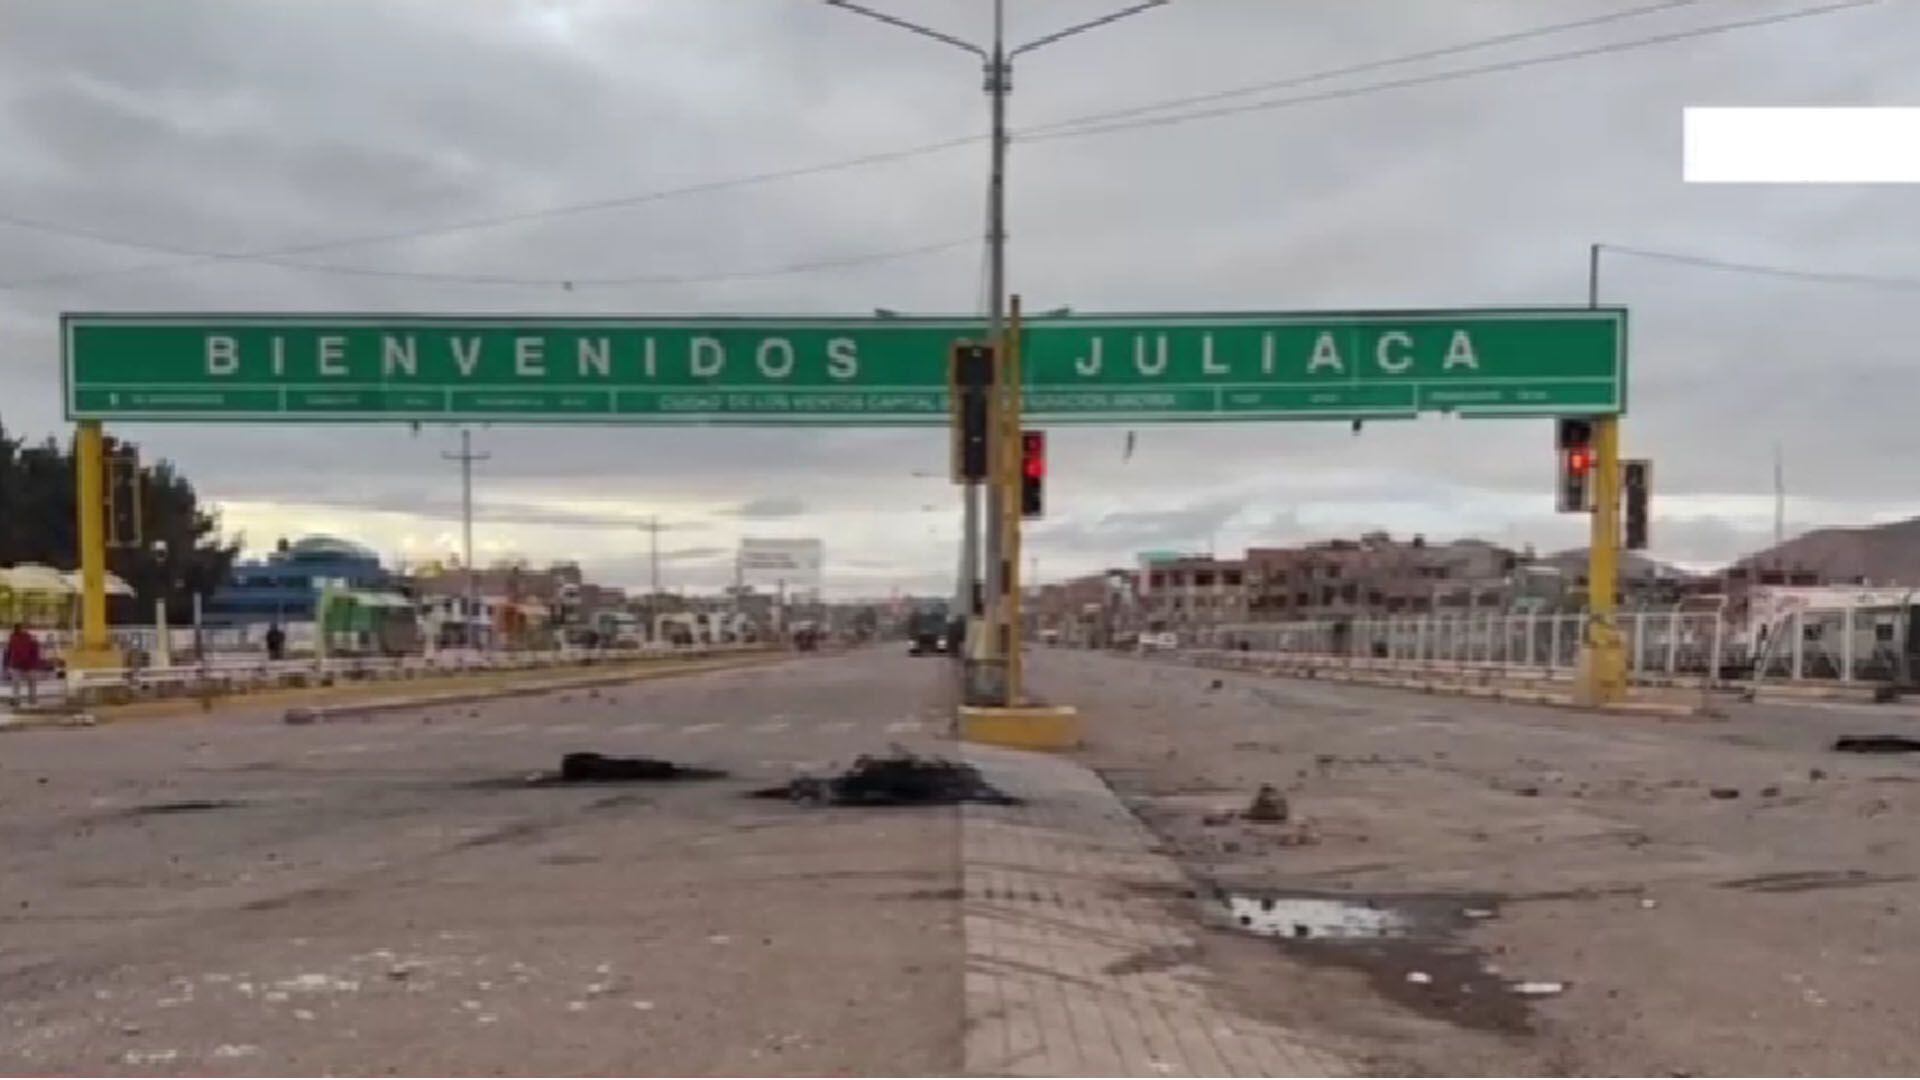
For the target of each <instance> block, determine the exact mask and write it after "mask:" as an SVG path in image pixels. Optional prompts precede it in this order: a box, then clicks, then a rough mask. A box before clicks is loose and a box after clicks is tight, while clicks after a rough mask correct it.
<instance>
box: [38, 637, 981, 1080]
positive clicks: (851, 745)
mask: <svg viewBox="0 0 1920 1080" xmlns="http://www.w3.org/2000/svg"><path fill="white" fill-rule="evenodd" d="M943 671H944V665H941V664H940V662H939V661H936V660H909V659H907V658H906V657H905V656H904V655H902V650H893V649H886V650H878V651H873V652H869V653H865V654H860V655H857V656H853V657H847V658H823V659H804V660H797V661H794V662H792V663H785V664H778V665H773V666H768V667H759V668H752V669H745V670H740V671H733V672H723V673H715V674H704V675H698V676H690V677H684V678H672V679H662V680H658V681H650V682H644V683H636V684H632V685H629V686H624V687H620V688H617V689H604V690H598V691H575V692H571V693H564V694H557V695H550V696H546V697H540V698H530V699H529V698H515V699H505V700H501V701H497V702H493V703H484V704H476V705H462V706H457V707H442V708H438V709H433V710H424V711H402V712H395V713H389V714H385V715H381V716H376V717H370V718H366V719H359V720H341V721H336V722H330V723H325V724H316V725H311V726H289V725H286V724H284V723H282V722H280V718H279V714H278V712H277V711H275V712H270V713H263V712H260V711H251V712H250V711H248V710H245V709H228V710H225V711H222V712H220V713H217V714H215V715H212V716H207V717H196V718H175V719H156V720H135V721H127V722H122V723H114V724H109V725H105V726H102V727H99V728H93V729H62V730H42V731H23V732H15V733H9V734H6V735H4V736H0V880H3V881H4V882H5V885H4V902H3V904H0V985H3V986H4V987H5V992H4V994H3V995H0V1070H3V1071H5V1072H7V1073H10V1074H22V1073H38V1074H47V1073H56V1074H58V1073H86V1074H102V1073H105V1074H115V1073H131V1074H232V1075H258V1074H285V1073H300V1074H346V1075H381V1074H391V1073H400V1074H415V1075H433V1074H443V1075H444V1074H455V1075H458V1074H557V1075H567V1074H582V1073H585V1074H668V1075H671V1074H694V1075H698V1074H759V1073H803V1074H836V1073H838V1074H876V1073H877V1074H902V1073H905V1074H913V1073H948V1072H952V1071H954V1070H955V1069H957V1068H958V1067H959V1063H960V1054H961V1046H962V1030H961V1029H962V1025H963V1021H964V1009H963V1001H962V986H963V977H962V976H963V973H962V967H963V945H962V942H961V938H960V929H959V922H960V920H959V908H958V882H959V866H958V854H957V853H958V825H957V821H958V817H957V814H956V813H955V811H954V810H952V809H951V808H907V809H898V810H845V809H819V808H804V807H796V806H793V805H790V804H788V803H785V802H775V801H767V800H755V799H748V798H745V797H743V793H744V792H746V791H747V790H749V789H751V788H754V787H758V786H763V785H766V784H773V783H778V782H780V781H783V780H785V779H787V778H789V777H790V776H792V775H793V774H794V773H795V772H796V771H798V770H817V769H823V768H826V767H827V766H829V765H830V764H831V763H835V762H838V763H840V764H845V763H846V762H847V761H849V760H850V759H851V758H852V757H853V756H854V755H855V754H858V753H861V752H869V751H881V750H885V749H886V747H887V746H888V744H889V743H894V742H898V743H902V744H906V745H909V746H912V747H914V748H916V749H936V750H937V749H939V748H940V747H941V744H942V743H943V740H944V739H945V734H944V732H945V728H946V725H947V716H948V711H947V709H946V708H945V706H944V703H943V696H942V689H941V687H942V682H943V680H942V679H941V678H940V677H939V675H940V673H941V672H943ZM572 750H596V751H601V752H605V753H614V754H645V755H650V756H658V757H667V758H671V759H674V760H676V761H679V762H682V763H685V764H694V765H706V766H711V767H715V768H720V769H725V770H728V771H729V772H730V773H731V774H732V776H731V777H730V778H728V779H722V780H711V781H690V782H684V783H674V784H645V785H618V786H589V787H578V786H574V787H556V786H544V787H529V786H527V785H526V784H525V783H524V780H525V778H526V777H527V776H528V775H529V774H532V773H535V772H537V771H540V770H550V769H553V768H555V767H556V766H557V764H558V760H559V758H560V756H561V754H563V753H565V752H567V751H572Z"/></svg>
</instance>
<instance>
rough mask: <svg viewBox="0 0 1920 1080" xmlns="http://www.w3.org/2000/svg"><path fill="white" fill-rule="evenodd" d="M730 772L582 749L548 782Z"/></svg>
mask: <svg viewBox="0 0 1920 1080" xmlns="http://www.w3.org/2000/svg"><path fill="white" fill-rule="evenodd" d="M726 775H727V774H726V773H725V772H724V771H722V770H720V769H701V768H691V767H689V766H686V765H680V764H678V763H675V762H672V761H665V760H662V759H660V758H646V757H610V756H608V755H606V754H595V753H590V752H585V751H581V752H576V753H572V754H568V755H566V756H565V757H562V758H561V759H560V772H559V774H558V775H557V776H555V777H552V778H550V779H549V781H548V782H549V783H556V782H557V783H562V784H631V783H645V782H650V781H660V780H718V779H721V778H722V777H725V776H726Z"/></svg>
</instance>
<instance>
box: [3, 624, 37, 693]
mask: <svg viewBox="0 0 1920 1080" xmlns="http://www.w3.org/2000/svg"><path fill="white" fill-rule="evenodd" d="M0 667H4V668H5V669H6V676H7V686H8V688H9V689H10V690H11V691H12V694H13V703H14V704H15V705H18V704H20V684H21V683H25V684H26V686H27V704H29V705H31V704H33V703H34V699H35V696H36V695H37V693H38V692H39V686H38V681H39V678H40V642H39V641H37V640H36V639H35V638H34V636H33V635H32V634H30V633H28V632H27V628H26V627H24V626H22V625H20V624H19V623H14V624H13V633H12V634H10V635H8V637H7V654H6V657H5V659H4V661H0Z"/></svg>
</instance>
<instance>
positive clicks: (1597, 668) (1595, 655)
mask: <svg viewBox="0 0 1920 1080" xmlns="http://www.w3.org/2000/svg"><path fill="white" fill-rule="evenodd" d="M1593 450H1594V458H1595V459H1596V460H1595V462H1594V478H1593V479H1594V491H1593V541H1592V543H1591V545H1590V546H1589V547H1588V549H1587V556H1588V563H1587V611H1588V613H1589V615H1590V618H1588V620H1587V637H1586V642H1585V647H1584V648H1583V649H1582V651H1581V657H1580V684H1579V688H1578V694H1577V695H1576V700H1577V701H1578V702H1579V703H1580V704H1582V705H1587V706H1593V707H1599V706H1603V705H1608V704H1611V703H1613V702H1616V701H1620V700H1623V699H1624V698H1625V697H1626V696H1627V663H1626V650H1625V648H1624V647H1623V646H1622V643H1621V640H1620V628H1619V626H1618V625H1617V623H1616V622H1615V594H1616V592H1617V591H1618V589H1619V579H1620V418H1619V417H1618V416H1597V417H1595V418H1594V421H1593Z"/></svg>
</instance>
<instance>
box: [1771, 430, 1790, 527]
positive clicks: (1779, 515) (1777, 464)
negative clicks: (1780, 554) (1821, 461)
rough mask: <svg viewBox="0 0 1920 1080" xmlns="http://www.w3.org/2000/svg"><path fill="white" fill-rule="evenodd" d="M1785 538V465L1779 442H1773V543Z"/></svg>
mask: <svg viewBox="0 0 1920 1080" xmlns="http://www.w3.org/2000/svg"><path fill="white" fill-rule="evenodd" d="M1786 540H1787V466H1786V461H1785V460H1784V459H1783V458H1782V457H1781V456H1780V444H1779V443H1777V442H1776V443H1774V444H1773V543H1774V546H1776V547H1778V546H1779V545H1781V544H1783V543H1786Z"/></svg>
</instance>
